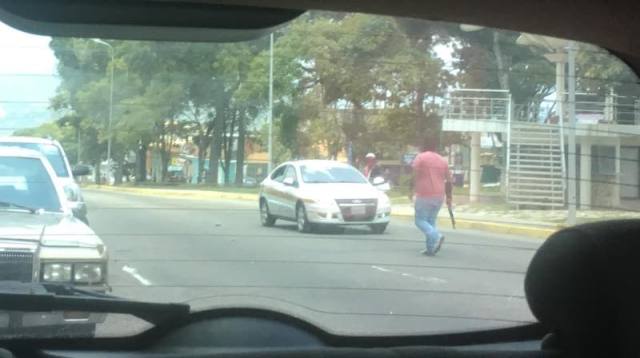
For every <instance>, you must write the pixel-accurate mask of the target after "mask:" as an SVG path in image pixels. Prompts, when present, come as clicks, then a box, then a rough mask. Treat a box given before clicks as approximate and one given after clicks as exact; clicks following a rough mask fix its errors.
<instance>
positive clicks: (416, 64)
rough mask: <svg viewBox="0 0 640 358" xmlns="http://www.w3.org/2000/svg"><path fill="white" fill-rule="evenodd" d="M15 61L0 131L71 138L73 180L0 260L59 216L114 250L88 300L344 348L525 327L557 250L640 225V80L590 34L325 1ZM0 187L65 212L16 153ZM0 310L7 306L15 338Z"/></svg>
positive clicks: (24, 39)
mask: <svg viewBox="0 0 640 358" xmlns="http://www.w3.org/2000/svg"><path fill="white" fill-rule="evenodd" d="M78 26H82V25H78ZM576 26H585V25H584V24H581V25H576ZM133 33H135V32H133ZM203 36H204V35H203ZM174 38H177V37H174ZM199 40H203V38H200V39H199ZM0 53H1V54H2V55H0V136H20V137H23V138H21V139H20V140H21V141H22V140H29V139H28V138H26V139H25V138H24V137H33V138H34V142H38V141H40V142H42V138H48V139H52V140H56V141H58V142H59V143H60V145H61V148H62V149H63V154H64V156H65V157H66V158H67V159H68V161H69V165H71V166H72V167H73V168H75V169H76V170H75V172H76V175H75V177H73V175H70V177H73V180H75V181H76V182H77V183H78V186H77V187H76V186H75V185H72V184H73V183H65V184H67V189H68V192H67V193H65V194H67V195H68V196H70V195H71V194H77V195H75V196H77V200H73V201H71V200H69V201H70V202H69V203H64V202H63V203H62V205H63V206H64V207H67V206H68V207H69V212H68V213H66V212H65V215H66V216H63V215H17V214H14V213H13V212H11V213H9V214H7V212H9V211H10V210H9V209H6V208H0V209H2V210H0V211H1V213H0V214H2V215H0V220H5V221H4V222H2V221H0V253H2V252H4V251H3V250H5V249H7V248H8V247H10V246H11V245H10V244H12V243H13V242H14V241H16V240H18V239H20V237H21V236H20V235H22V234H23V232H24V231H37V230H36V229H34V228H42V227H45V226H46V231H47V232H48V233H49V234H50V235H49V237H51V242H53V239H55V240H56V242H73V243H74V244H73V245H76V246H79V245H84V246H83V250H75V251H74V250H71V249H70V250H71V251H70V252H68V254H69V255H71V256H73V257H74V258H75V259H77V260H78V261H82V260H84V261H83V262H86V261H91V260H95V257H99V258H101V259H104V260H107V259H108V263H106V264H105V265H106V266H105V267H104V270H102V271H100V272H101V273H104V275H105V282H103V284H104V286H102V287H98V288H96V287H90V288H88V289H92V290H95V291H99V290H104V287H109V288H110V289H112V291H111V292H109V293H110V294H112V295H115V296H118V297H123V298H126V299H134V300H141V301H151V302H164V303H168V302H185V303H188V304H190V305H191V306H192V308H193V309H194V310H199V309H209V308H218V307H252V308H267V309H272V310H277V311H282V312H285V313H293V314H294V315H296V316H297V317H302V318H304V319H306V320H309V321H310V322H312V323H313V324H316V325H318V326H320V327H322V328H324V329H326V330H328V331H330V332H332V333H340V334H349V335H362V334H364V335H400V334H411V335H413V334H425V333H442V332H460V331H469V330H484V329H490V328H503V327H512V326H517V325H523V324H528V323H531V322H535V321H536V319H535V317H534V316H533V315H532V313H531V311H530V310H529V308H528V306H527V302H526V298H525V292H524V288H523V287H524V285H523V280H524V277H525V272H526V270H527V267H528V264H529V262H530V260H531V258H532V257H533V255H534V254H535V252H536V250H537V249H538V248H539V247H540V245H542V244H543V243H544V242H545V241H544V239H545V238H546V237H548V236H549V235H551V234H552V233H554V232H556V231H557V230H559V229H561V228H564V227H567V226H570V225H574V224H580V223H587V222H593V221H599V220H611V219H618V218H640V190H639V188H640V164H639V163H640V87H639V86H638V78H637V76H636V75H635V74H634V73H633V72H632V71H631V70H630V69H629V68H628V67H627V66H626V65H625V64H624V63H622V62H621V61H620V60H619V59H618V58H616V57H615V56H612V55H611V54H610V53H609V52H607V51H606V50H604V49H602V48H599V47H596V46H593V45H590V44H585V43H578V42H575V41H570V40H563V39H558V38H552V37H546V36H539V35H534V34H529V33H522V32H513V31H506V30H500V29H494V28H486V27H480V26H471V25H467V24H459V23H442V22H436V21H423V20H416V19H409V18H401V17H387V16H378V15H370V14H361V13H336V12H325V11H310V12H307V13H304V14H302V15H300V16H299V17H297V18H295V19H294V20H292V21H291V22H289V23H287V24H284V25H283V26H281V27H277V28H275V29H274V30H273V32H272V33H268V34H265V35H264V36H261V37H258V38H254V39H250V40H248V41H241V42H240V41H239V42H225V43H216V42H201V41H200V42H188V41H182V42H180V41H142V40H126V39H122V38H119V39H112V38H111V39H110V38H102V39H97V38H79V37H78V38H73V37H47V36H37V35H33V34H28V33H24V32H21V31H18V30H16V29H13V28H11V27H9V26H7V25H3V24H0ZM2 140H3V139H2V138H0V142H1V141H2ZM39 150H40V151H41V152H43V153H44V154H45V155H46V156H47V159H48V160H49V161H50V163H51V165H52V167H54V168H55V170H56V172H57V173H58V174H59V175H62V174H63V171H67V168H64V163H62V161H61V160H62V155H60V154H61V153H59V152H58V151H57V149H56V150H54V148H52V147H51V146H48V145H47V146H44V147H42V146H40V147H39ZM79 169H82V170H79ZM87 171H89V174H88V175H84V176H80V174H79V173H80V172H83V173H85V174H86V172H87ZM67 174H70V173H67ZM70 179H71V178H70ZM0 180H1V181H0V201H3V202H5V201H11V202H14V201H15V203H16V204H20V205H25V206H28V207H34V208H45V209H47V210H53V209H56V210H59V208H60V205H59V203H58V202H57V198H56V197H55V196H54V194H53V190H52V184H51V181H50V179H49V178H48V177H47V176H46V173H45V172H44V171H43V168H42V165H41V164H39V163H38V162H37V161H34V160H31V159H16V158H3V159H2V161H0ZM368 181H370V182H371V184H372V185H369V184H366V183H367V182H368ZM325 183H330V184H327V185H322V184H325ZM299 184H300V185H299ZM356 184H358V185H356ZM447 184H449V185H447ZM78 187H79V189H77V188H78ZM449 189H450V194H451V195H450V200H447V199H448V198H447V196H448V195H449V194H448V190H449ZM72 191H73V192H72ZM75 191H77V193H75ZM448 204H450V205H448ZM5 209H6V210H5ZM17 210H18V209H15V210H13V211H17ZM67 214H68V215H67ZM72 214H73V215H76V218H79V219H80V218H81V220H82V223H80V222H79V221H80V220H73V217H71V215H72ZM10 216H11V218H9V217H10ZM5 217H6V218H5ZM15 217H19V219H20V220H25V221H24V222H16V221H15V220H14V219H15ZM46 218H48V219H49V220H58V221H60V222H59V223H57V225H53V224H51V223H49V222H45V223H42V222H40V221H37V220H44V219H46ZM12 220H13V221H12ZM36 221H37V222H36ZM84 222H87V223H88V225H84V224H83V223H84ZM39 225H40V226H39ZM67 225H69V226H67ZM8 226H11V227H12V229H11V230H13V231H11V230H9V229H4V228H5V227H8ZM16 227H17V228H16ZM3 230H4V231H3ZM18 231H20V233H18V234H19V235H18V234H16V232H18ZM94 234H95V235H94ZM83 236H87V237H90V238H91V240H89V239H86V238H85V239H86V240H83V239H82V237H83ZM94 236H95V237H98V238H99V239H100V240H101V241H102V243H100V244H96V243H95V242H94V241H97V240H93V239H95V237H94ZM443 238H446V240H444V239H443ZM8 241H11V242H8ZM39 245H41V244H39ZM44 246H46V245H44ZM87 247H89V248H87ZM90 247H94V250H95V247H100V248H103V249H104V251H103V253H104V255H103V254H102V253H101V254H100V255H99V254H98V253H95V252H94V253H92V255H93V256H94V258H93V259H92V258H91V257H87V252H88V251H90ZM65 250H66V248H65ZM62 251H63V250H62V249H60V248H58V247H56V248H50V249H49V250H48V251H47V250H44V251H42V250H41V251H39V255H41V256H42V255H45V254H46V255H49V256H47V257H39V256H37V255H36V256H35V257H33V258H29V260H31V261H28V262H27V264H26V266H27V270H29V269H31V268H33V267H36V268H37V266H38V265H37V263H38V262H42V260H45V261H47V260H48V262H51V263H55V264H59V263H65V264H70V263H69V262H67V261H65V260H62V261H61V260H59V257H58V256H55V255H57V254H58V253H59V252H62ZM34 252H35V251H34ZM106 253H108V255H106ZM6 257H9V256H6ZM6 257H5V256H2V255H0V267H1V268H3V269H2V272H0V273H7V275H9V273H10V272H14V271H12V270H9V269H8V268H10V267H13V266H11V265H14V264H15V262H14V261H11V260H9V259H6ZM21 257H22V256H21ZM65 258H66V257H65ZM5 259H6V260H7V261H6V262H5V261H2V260H5ZM32 262H35V263H36V264H31V263H32ZM100 264H102V262H100ZM5 267H6V268H7V269H6V270H5V269H4V268H5ZM55 267H57V268H58V269H61V270H63V269H64V268H65V267H66V268H69V267H71V270H72V271H73V267H72V266H68V265H67V266H55ZM16 270H17V269H16ZM64 270H66V269H64ZM67 271H68V270H67ZM67 271H65V272H64V275H65V277H67V276H69V275H71V274H74V272H72V271H69V272H67ZM40 273H41V272H37V269H36V271H34V272H27V274H26V275H25V276H24V277H28V278H32V277H38V275H39V274H40ZM0 276H2V275H0ZM2 277H4V278H6V277H10V278H11V277H13V278H15V277H14V276H2ZM2 277H0V281H3V279H1V278H2ZM7 279H9V278H7ZM83 287H84V288H87V287H86V286H83ZM1 288H2V283H1V282H0V289H1ZM40 316H41V315H36V316H33V317H31V318H30V319H32V321H34V320H35V321H37V320H38V319H40V318H39V317H40ZM3 317H4V316H2V300H1V299H0V337H1V336H2V332H4V331H3V330H2V324H3V322H5V320H4V318H3ZM48 319H50V321H47V322H53V318H52V317H49V318H48ZM118 322H120V321H118ZM40 323H42V322H40ZM59 323H60V322H57V324H59ZM63 323H64V322H63ZM42 324H44V323H42ZM47 324H49V323H47ZM69 324H71V323H69ZM93 324H94V325H96V326H97V328H96V327H91V328H92V329H93V328H95V334H96V335H98V336H104V335H119V334H124V333H123V332H125V330H123V327H125V328H129V327H132V328H135V327H141V326H137V324H134V323H132V324H130V325H129V324H128V323H127V321H126V320H125V321H124V323H123V324H120V325H119V323H117V322H116V321H114V320H112V319H110V318H106V319H103V320H102V321H96V322H93ZM69 331H70V330H64V332H69ZM90 331H91V332H94V330H90Z"/></svg>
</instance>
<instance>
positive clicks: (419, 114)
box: [414, 88, 426, 147]
mask: <svg viewBox="0 0 640 358" xmlns="http://www.w3.org/2000/svg"><path fill="white" fill-rule="evenodd" d="M425 96H426V91H425V90H424V89H422V88H418V89H416V98H415V103H414V111H415V113H416V139H415V140H416V145H417V146H418V147H420V145H421V144H422V142H423V138H424V135H425V132H426V128H425V127H426V126H425V124H426V118H425V115H424V99H425Z"/></svg>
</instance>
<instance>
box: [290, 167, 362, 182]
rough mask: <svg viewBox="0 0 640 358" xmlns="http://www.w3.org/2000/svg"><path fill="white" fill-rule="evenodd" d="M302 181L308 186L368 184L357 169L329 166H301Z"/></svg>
mask: <svg viewBox="0 0 640 358" xmlns="http://www.w3.org/2000/svg"><path fill="white" fill-rule="evenodd" d="M300 172H301V173H302V181H303V182H305V183H307V184H319V183H354V184H362V183H366V182H367V181H366V179H365V178H363V177H362V174H360V173H358V172H357V171H356V170H355V169H353V168H350V167H342V166H329V165H301V166H300Z"/></svg>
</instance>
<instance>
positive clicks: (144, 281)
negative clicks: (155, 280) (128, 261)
mask: <svg viewBox="0 0 640 358" xmlns="http://www.w3.org/2000/svg"><path fill="white" fill-rule="evenodd" d="M122 271H124V272H126V273H128V274H129V275H131V276H132V277H133V278H135V279H136V280H138V282H140V283H141V284H143V285H145V286H151V281H149V280H147V279H146V278H144V277H142V275H140V274H139V273H138V270H136V269H135V268H134V267H129V266H127V265H124V266H122Z"/></svg>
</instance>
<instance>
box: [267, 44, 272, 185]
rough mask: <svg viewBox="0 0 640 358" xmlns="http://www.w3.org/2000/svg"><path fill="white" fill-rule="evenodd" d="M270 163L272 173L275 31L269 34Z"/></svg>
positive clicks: (268, 167) (269, 170)
mask: <svg viewBox="0 0 640 358" xmlns="http://www.w3.org/2000/svg"><path fill="white" fill-rule="evenodd" d="M268 151H269V164H268V165H267V169H268V170H267V171H268V172H269V173H271V168H272V166H273V32H272V33H271V35H270V36H269V139H268Z"/></svg>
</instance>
